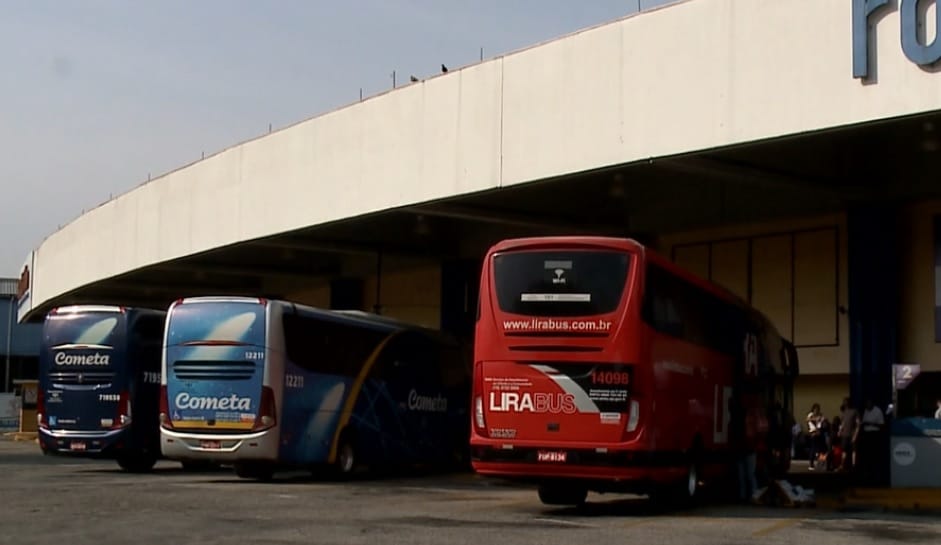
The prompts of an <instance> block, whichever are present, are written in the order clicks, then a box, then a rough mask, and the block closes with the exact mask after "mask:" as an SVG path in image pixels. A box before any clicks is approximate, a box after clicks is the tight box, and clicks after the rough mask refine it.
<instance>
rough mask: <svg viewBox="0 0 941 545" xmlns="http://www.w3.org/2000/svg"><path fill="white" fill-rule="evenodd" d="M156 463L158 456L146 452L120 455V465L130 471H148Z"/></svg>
mask: <svg viewBox="0 0 941 545" xmlns="http://www.w3.org/2000/svg"><path fill="white" fill-rule="evenodd" d="M156 463H157V457H156V456H153V455H150V454H145V453H139V454H125V455H122V456H119V457H118V465H119V466H121V469H123V470H124V471H128V472H130V473H146V472H148V471H150V470H151V469H153V468H154V465H156Z"/></svg>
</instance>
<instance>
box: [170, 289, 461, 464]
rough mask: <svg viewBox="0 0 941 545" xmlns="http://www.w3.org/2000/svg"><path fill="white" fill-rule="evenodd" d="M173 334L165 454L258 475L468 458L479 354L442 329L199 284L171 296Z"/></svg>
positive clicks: (458, 460) (447, 461) (171, 332)
mask: <svg viewBox="0 0 941 545" xmlns="http://www.w3.org/2000/svg"><path fill="white" fill-rule="evenodd" d="M165 344H166V346H165V349H164V356H163V367H162V375H161V376H162V383H161V388H162V391H161V396H160V403H161V408H160V422H161V428H160V434H161V442H160V446H161V450H162V453H163V455H164V456H166V457H167V458H170V459H175V460H181V461H185V460H189V461H198V460H206V461H211V462H214V463H224V464H232V465H234V466H235V471H236V474H237V475H238V476H240V477H243V478H254V479H270V478H271V477H272V476H273V473H274V472H275V470H276V469H278V468H305V469H311V470H314V471H318V470H320V469H322V468H325V467H326V468H330V469H331V470H332V471H333V472H334V473H335V474H337V475H340V476H344V475H349V474H351V473H353V472H355V471H358V470H360V469H366V468H371V469H378V468H379V467H380V466H383V467H388V466H402V465H449V464H451V463H458V464H459V463H462V462H464V461H465V460H466V456H467V454H468V447H467V436H468V434H469V432H470V430H469V426H470V417H469V415H468V406H469V399H470V397H469V396H470V366H469V360H467V359H466V358H465V357H464V353H463V351H462V350H461V347H460V346H459V345H458V344H457V343H455V342H453V341H452V340H451V339H450V338H447V337H445V336H444V335H442V334H440V333H438V332H436V331H433V330H429V329H424V328H420V327H416V326H412V325H409V324H405V323H403V322H399V321H395V320H390V319H387V318H383V317H380V316H377V315H373V314H367V313H363V312H357V311H330V310H322V309H316V308H311V307H307V306H302V305H298V304H294V303H291V302H287V301H276V300H266V299H261V298H245V297H194V298H188V299H183V300H180V301H177V302H175V303H174V304H173V305H171V306H170V309H169V311H168V316H167V326H166V342H165Z"/></svg>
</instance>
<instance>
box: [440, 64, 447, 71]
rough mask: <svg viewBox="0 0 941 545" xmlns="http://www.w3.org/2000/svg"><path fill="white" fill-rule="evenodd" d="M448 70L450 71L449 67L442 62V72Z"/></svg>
mask: <svg viewBox="0 0 941 545" xmlns="http://www.w3.org/2000/svg"><path fill="white" fill-rule="evenodd" d="M447 71H448V67H447V66H445V65H443V64H442V65H441V72H444V73H446V72H447Z"/></svg>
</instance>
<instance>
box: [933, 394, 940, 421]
mask: <svg viewBox="0 0 941 545" xmlns="http://www.w3.org/2000/svg"><path fill="white" fill-rule="evenodd" d="M934 417H935V418H938V419H941V398H938V410H937V411H935V412H934Z"/></svg>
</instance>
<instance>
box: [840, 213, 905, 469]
mask: <svg viewBox="0 0 941 545" xmlns="http://www.w3.org/2000/svg"><path fill="white" fill-rule="evenodd" d="M897 217H898V210H897V209H896V208H894V207H884V206H867V207H861V208H856V209H851V210H850V211H849V213H848V217H847V227H848V233H847V235H848V239H849V240H848V244H849V248H848V250H849V252H848V256H847V257H848V261H849V271H848V273H849V321H850V393H851V398H852V402H853V404H854V405H856V406H857V407H859V408H860V410H862V409H863V405H864V403H865V402H866V400H867V399H872V401H873V403H874V404H875V405H877V406H878V407H880V408H881V409H882V410H883V411H885V410H886V408H887V407H888V405H889V403H891V401H892V382H891V381H892V364H893V363H895V362H896V358H897V357H898V323H899V304H898V300H899V292H900V290H899V277H900V274H899V269H900V268H901V264H900V261H899V257H900V256H899V253H900V252H899V251H898V245H897V244H896V240H897V236H898V229H897ZM860 414H862V413H860ZM886 423H887V424H888V423H889V422H888V418H887V422H886ZM861 437H862V436H861ZM858 446H859V448H860V453H859V457H860V458H858V459H860V460H863V458H862V457H863V456H864V452H863V451H866V452H868V455H866V457H865V460H866V461H865V462H864V463H863V462H862V461H861V463H860V468H858V469H859V470H860V471H859V474H858V475H857V477H858V478H859V479H860V481H859V482H860V483H864V484H866V485H869V486H886V485H888V483H889V433H888V429H886V430H885V432H883V433H882V434H880V436H879V437H878V438H875V439H873V440H867V441H866V444H865V445H863V444H862V442H861V443H860V444H859V445H858Z"/></svg>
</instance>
